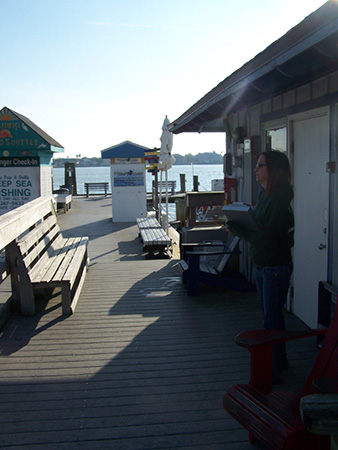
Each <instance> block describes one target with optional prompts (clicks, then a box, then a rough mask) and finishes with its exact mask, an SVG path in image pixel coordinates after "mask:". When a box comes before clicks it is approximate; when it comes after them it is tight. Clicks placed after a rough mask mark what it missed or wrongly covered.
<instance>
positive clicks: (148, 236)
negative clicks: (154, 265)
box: [140, 228, 171, 259]
mask: <svg viewBox="0 0 338 450" xmlns="http://www.w3.org/2000/svg"><path fill="white" fill-rule="evenodd" d="M140 236H141V241H142V243H143V250H144V251H146V252H147V254H146V258H147V259H151V258H167V257H170V246H171V240H170V238H169V236H168V235H167V234H166V232H165V231H164V230H163V228H144V229H141V230H140Z"/></svg>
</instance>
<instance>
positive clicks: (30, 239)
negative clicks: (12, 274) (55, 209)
mask: <svg viewBox="0 0 338 450" xmlns="http://www.w3.org/2000/svg"><path fill="white" fill-rule="evenodd" d="M54 225H57V222H56V217H55V216H54V215H52V216H49V217H48V218H47V219H46V220H44V221H43V222H41V223H39V224H38V225H37V226H36V227H35V228H33V229H32V230H31V231H29V233H28V234H26V235H24V236H23V237H22V238H20V239H19V240H18V245H19V246H20V251H21V253H22V254H25V253H27V252H28V250H29V249H30V248H31V247H32V246H33V245H36V243H37V242H39V241H40V240H41V238H42V236H44V235H45V234H46V233H47V232H48V231H49V230H50V229H52V228H53V226H54Z"/></svg>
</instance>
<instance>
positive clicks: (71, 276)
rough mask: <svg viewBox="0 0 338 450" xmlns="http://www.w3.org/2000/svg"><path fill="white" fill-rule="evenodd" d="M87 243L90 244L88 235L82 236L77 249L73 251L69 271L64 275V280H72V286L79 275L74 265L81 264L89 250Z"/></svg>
mask: <svg viewBox="0 0 338 450" xmlns="http://www.w3.org/2000/svg"><path fill="white" fill-rule="evenodd" d="M87 245H88V238H87V237H83V238H80V241H79V242H77V246H76V251H75V252H73V255H72V259H71V264H69V265H68V268H67V271H66V273H65V274H64V275H63V277H62V279H63V280H64V281H69V282H70V285H71V287H72V286H73V283H74V281H75V278H76V276H77V272H76V271H74V266H77V265H79V264H80V263H81V261H82V260H84V255H85V254H86V252H87Z"/></svg>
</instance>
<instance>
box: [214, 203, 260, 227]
mask: <svg viewBox="0 0 338 450" xmlns="http://www.w3.org/2000/svg"><path fill="white" fill-rule="evenodd" d="M222 211H223V212H224V214H225V216H226V218H227V220H231V221H232V222H234V223H236V224H238V225H240V226H242V227H245V228H247V229H249V230H252V231H256V230H258V228H259V226H258V223H257V219H256V217H255V215H254V212H253V210H252V208H251V206H250V205H246V204H245V203H237V202H236V203H230V204H229V205H224V206H223V208H222Z"/></svg>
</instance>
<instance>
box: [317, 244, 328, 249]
mask: <svg viewBox="0 0 338 450" xmlns="http://www.w3.org/2000/svg"><path fill="white" fill-rule="evenodd" d="M318 248H319V250H324V248H326V245H325V244H319V245H318Z"/></svg>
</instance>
